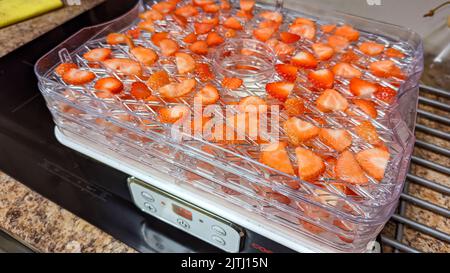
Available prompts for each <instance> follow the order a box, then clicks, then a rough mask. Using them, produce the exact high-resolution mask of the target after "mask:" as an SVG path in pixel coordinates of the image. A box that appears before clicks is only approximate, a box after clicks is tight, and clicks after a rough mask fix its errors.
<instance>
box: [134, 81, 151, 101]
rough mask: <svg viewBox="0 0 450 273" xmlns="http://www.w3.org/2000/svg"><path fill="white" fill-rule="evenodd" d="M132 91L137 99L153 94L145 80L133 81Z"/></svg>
mask: <svg viewBox="0 0 450 273" xmlns="http://www.w3.org/2000/svg"><path fill="white" fill-rule="evenodd" d="M130 93H131V95H132V96H133V97H134V98H135V99H137V100H143V99H146V98H148V97H150V96H151V95H152V92H151V91H150V89H148V86H147V85H146V84H145V83H143V82H133V83H132V84H131V91H130Z"/></svg>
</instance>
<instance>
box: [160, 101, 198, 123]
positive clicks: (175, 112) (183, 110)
mask: <svg viewBox="0 0 450 273" xmlns="http://www.w3.org/2000/svg"><path fill="white" fill-rule="evenodd" d="M189 115H190V110H189V107H187V106H186V105H175V106H173V107H170V108H168V107H164V108H161V109H160V110H159V120H160V121H161V122H162V123H171V124H173V123H175V122H177V121H179V120H180V119H184V118H186V117H188V116H189Z"/></svg>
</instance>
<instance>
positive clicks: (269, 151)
mask: <svg viewBox="0 0 450 273" xmlns="http://www.w3.org/2000/svg"><path fill="white" fill-rule="evenodd" d="M286 147H287V143H285V142H280V143H274V144H270V145H266V146H264V147H263V149H262V150H261V154H260V156H259V161H260V162H261V163H262V164H265V165H267V166H269V167H271V168H273V169H275V170H278V171H280V172H283V173H287V174H289V175H295V172H294V167H293V166H292V163H291V160H290V159H289V154H288V152H287V150H286Z"/></svg>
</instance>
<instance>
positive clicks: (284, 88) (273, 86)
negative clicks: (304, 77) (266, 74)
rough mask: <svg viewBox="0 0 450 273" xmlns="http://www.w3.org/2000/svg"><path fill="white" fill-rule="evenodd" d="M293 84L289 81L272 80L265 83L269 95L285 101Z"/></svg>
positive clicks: (292, 88)
mask: <svg viewBox="0 0 450 273" xmlns="http://www.w3.org/2000/svg"><path fill="white" fill-rule="evenodd" d="M294 86H295V85H294V84H293V83H291V82H272V83H268V84H267V85H266V91H267V93H268V94H269V95H270V96H272V97H274V98H276V99H278V100H280V101H285V100H286V99H287V97H289V95H290V94H291V92H292V90H294Z"/></svg>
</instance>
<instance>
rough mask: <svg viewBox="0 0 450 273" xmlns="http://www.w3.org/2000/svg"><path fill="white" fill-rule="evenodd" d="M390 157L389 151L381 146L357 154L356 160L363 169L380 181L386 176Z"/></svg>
mask: <svg viewBox="0 0 450 273" xmlns="http://www.w3.org/2000/svg"><path fill="white" fill-rule="evenodd" d="M389 158H390V154H389V152H387V151H385V150H383V149H379V148H374V149H369V150H365V151H362V152H359V153H358V154H357V155H356V160H357V161H358V163H359V165H361V167H362V168H363V170H364V171H365V172H366V173H367V174H368V175H370V176H372V177H373V178H375V179H376V180H378V181H381V180H383V178H384V172H385V171H386V167H387V164H388V161H389Z"/></svg>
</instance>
